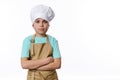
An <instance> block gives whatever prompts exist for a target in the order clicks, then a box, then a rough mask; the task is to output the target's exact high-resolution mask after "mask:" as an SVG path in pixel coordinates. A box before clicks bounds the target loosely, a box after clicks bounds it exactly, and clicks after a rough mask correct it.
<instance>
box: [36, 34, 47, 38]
mask: <svg viewBox="0 0 120 80" xmlns="http://www.w3.org/2000/svg"><path fill="white" fill-rule="evenodd" d="M35 35H36V36H38V37H45V36H46V34H37V33H36V34H35Z"/></svg>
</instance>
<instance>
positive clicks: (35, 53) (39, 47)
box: [27, 35, 58, 80]
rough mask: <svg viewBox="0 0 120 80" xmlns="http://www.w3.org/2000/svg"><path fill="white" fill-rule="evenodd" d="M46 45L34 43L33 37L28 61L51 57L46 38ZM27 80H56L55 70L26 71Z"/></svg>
mask: <svg viewBox="0 0 120 80" xmlns="http://www.w3.org/2000/svg"><path fill="white" fill-rule="evenodd" d="M46 37H47V42H46V43H34V39H35V35H33V36H32V40H31V46H30V60H36V59H42V58H47V57H49V56H52V47H51V45H50V42H49V39H48V36H47V35H46ZM27 80H58V77H57V73H56V70H47V71H40V70H33V69H29V70H28V75H27Z"/></svg>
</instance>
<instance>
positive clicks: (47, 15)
mask: <svg viewBox="0 0 120 80" xmlns="http://www.w3.org/2000/svg"><path fill="white" fill-rule="evenodd" d="M54 16H55V14H54V12H53V10H52V9H51V7H48V6H45V5H37V6H35V7H34V8H32V9H31V21H32V23H33V22H34V21H35V20H36V19H37V18H42V19H44V20H46V21H48V22H50V21H51V20H52V19H53V18H54Z"/></svg>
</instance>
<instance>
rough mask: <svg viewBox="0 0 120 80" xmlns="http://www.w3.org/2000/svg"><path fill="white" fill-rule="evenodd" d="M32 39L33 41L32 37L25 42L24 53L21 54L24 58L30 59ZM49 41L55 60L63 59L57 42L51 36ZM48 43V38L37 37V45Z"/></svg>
mask: <svg viewBox="0 0 120 80" xmlns="http://www.w3.org/2000/svg"><path fill="white" fill-rule="evenodd" d="M31 39H32V35H30V36H28V37H26V38H25V39H24V40H23V45H22V52H21V57H22V58H25V57H28V58H29V50H30V44H31ZM48 39H49V41H50V44H51V46H52V49H53V58H61V55H60V50H59V46H58V42H57V40H56V39H55V38H54V37H52V36H50V35H48ZM46 41H47V38H46V37H37V36H36V37H35V43H46Z"/></svg>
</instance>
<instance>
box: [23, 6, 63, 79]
mask: <svg viewBox="0 0 120 80" xmlns="http://www.w3.org/2000/svg"><path fill="white" fill-rule="evenodd" d="M54 16H55V14H54V12H53V10H52V9H51V8H50V7H48V6H45V5H37V6H35V7H34V8H32V10H31V20H32V26H33V28H34V30H35V34H34V35H32V36H28V37H26V38H25V39H24V41H23V47H22V53H21V65H22V68H23V69H28V75H27V80H58V77H57V73H56V69H59V68H60V67H61V55H60V51H59V47H58V43H57V40H56V39H55V38H54V37H52V36H50V35H47V34H46V32H47V30H48V28H49V22H50V21H51V20H52V19H53V18H54Z"/></svg>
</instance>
